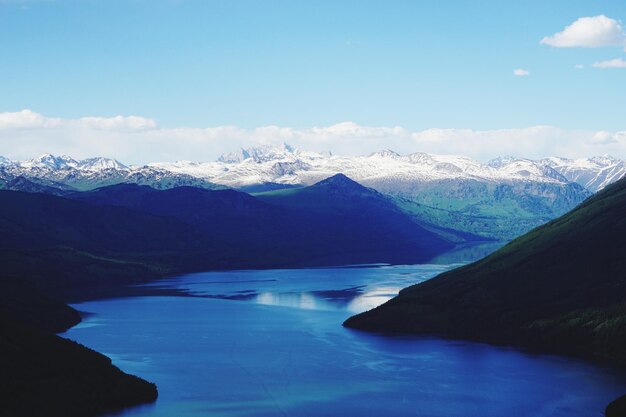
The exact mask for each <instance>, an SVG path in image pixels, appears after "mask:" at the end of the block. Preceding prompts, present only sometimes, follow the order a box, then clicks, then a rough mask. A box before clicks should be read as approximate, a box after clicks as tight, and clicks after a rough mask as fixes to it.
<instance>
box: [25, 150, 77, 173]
mask: <svg viewBox="0 0 626 417" xmlns="http://www.w3.org/2000/svg"><path fill="white" fill-rule="evenodd" d="M76 164H77V161H76V160H74V159H72V158H71V157H69V156H67V155H61V156H54V155H52V154H49V153H45V154H43V155H41V156H39V157H37V158H33V159H29V160H28V161H24V162H22V163H21V164H20V165H22V166H24V167H28V168H48V169H52V170H56V169H63V168H68V167H75V166H76Z"/></svg>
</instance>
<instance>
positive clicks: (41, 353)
mask: <svg viewBox="0 0 626 417" xmlns="http://www.w3.org/2000/svg"><path fill="white" fill-rule="evenodd" d="M0 334H1V337H0V369H1V370H2V372H0V416H2V417H37V416H46V417H91V416H96V415H101V414H104V413H106V412H112V411H116V410H119V409H121V408H124V407H129V406H132V405H137V404H142V403H147V402H152V401H154V400H155V399H156V397H157V389H156V387H155V385H154V384H151V383H148V382H146V381H144V380H142V379H140V378H137V377H135V376H132V375H128V374H125V373H124V372H122V371H120V370H119V369H118V368H116V367H115V366H113V365H112V364H111V360H110V359H109V358H107V357H106V356H103V355H101V354H99V353H97V352H94V351H92V350H90V349H87V348H85V347H84V346H81V345H79V344H77V343H74V342H72V341H69V340H65V339H62V338H60V337H58V336H55V335H52V334H48V333H45V332H42V331H40V330H36V329H32V328H30V327H29V326H25V325H23V324H20V323H18V322H15V321H13V320H11V319H8V318H7V317H5V316H4V315H2V314H0Z"/></svg>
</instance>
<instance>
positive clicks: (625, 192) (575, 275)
mask: <svg viewBox="0 0 626 417" xmlns="http://www.w3.org/2000/svg"><path fill="white" fill-rule="evenodd" d="M625 255H626V181H625V180H622V181H619V182H617V183H615V184H614V185H612V186H609V187H607V188H606V189H605V190H603V191H602V192H600V193H598V194H597V195H595V196H593V197H591V198H590V199H588V200H587V201H585V202H584V203H583V204H581V205H580V206H578V207H577V208H576V209H574V210H573V211H571V212H570V213H568V214H566V215H564V216H562V217H560V218H558V219H556V220H553V221H551V222H550V223H548V224H546V225H544V226H541V227H539V228H537V229H535V230H533V231H531V232H530V233H528V234H526V235H524V236H522V237H520V238H518V239H516V240H514V241H513V242H511V243H510V244H508V245H507V246H505V247H503V248H502V249H500V250H499V251H497V252H495V253H494V254H492V255H490V256H488V257H487V258H485V259H483V260H481V261H478V262H476V263H473V264H470V265H467V266H464V267H461V268H459V269H456V270H453V271H450V272H447V273H444V274H441V275H439V276H437V277H436V278H433V279H431V280H430V281H427V282H424V283H422V284H418V285H415V286H412V287H409V288H406V289H404V290H403V291H402V292H401V293H400V295H399V296H398V297H396V298H394V299H392V300H390V301H389V302H387V303H386V304H384V305H382V306H380V307H378V308H376V309H373V310H371V311H369V312H366V313H363V314H360V315H357V316H354V317H351V318H350V319H348V320H347V321H346V322H345V325H346V326H348V327H353V328H359V329H366V330H375V331H384V332H410V333H434V334H443V335H448V336H452V337H460V338H469V339H474V340H482V341H488V342H496V343H507V344H509V343H510V344H518V345H526V346H535V347H541V348H547V349H551V350H555V351H559V352H572V353H580V354H592V355H598V356H605V357H609V358H613V359H617V360H621V361H626V256H625Z"/></svg>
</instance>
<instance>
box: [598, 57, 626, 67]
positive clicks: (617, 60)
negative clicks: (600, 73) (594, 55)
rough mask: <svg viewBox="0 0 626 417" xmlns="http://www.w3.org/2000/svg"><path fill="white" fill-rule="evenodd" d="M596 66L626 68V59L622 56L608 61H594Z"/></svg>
mask: <svg viewBox="0 0 626 417" xmlns="http://www.w3.org/2000/svg"><path fill="white" fill-rule="evenodd" d="M592 66H593V67H594V68H626V61H624V60H623V59H622V58H615V59H610V60H608V61H598V62H594V63H593V65H592Z"/></svg>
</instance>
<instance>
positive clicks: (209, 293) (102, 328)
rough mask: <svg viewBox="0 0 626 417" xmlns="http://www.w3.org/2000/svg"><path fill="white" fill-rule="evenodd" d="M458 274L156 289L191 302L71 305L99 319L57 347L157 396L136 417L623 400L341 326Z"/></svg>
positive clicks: (584, 384)
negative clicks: (75, 346) (96, 361)
mask: <svg viewBox="0 0 626 417" xmlns="http://www.w3.org/2000/svg"><path fill="white" fill-rule="evenodd" d="M454 266H455V265H413V266H368V267H350V268H320V269H298V270H264V271H228V272H206V273H198V274H191V275H185V276H181V277H176V278H172V279H168V280H164V281H160V282H159V283H158V284H152V286H155V287H161V288H169V289H179V290H182V291H185V293H186V295H185V296H144V297H134V298H118V299H110V300H102V301H94V302H85V303H80V304H75V305H74V307H75V308H77V309H79V310H81V311H84V312H88V313H91V314H90V315H88V316H87V318H86V319H85V320H84V321H83V323H81V324H80V325H78V326H76V327H74V328H72V329H71V330H69V331H68V332H66V333H64V334H63V335H62V336H64V337H67V338H70V339H73V340H76V341H78V342H80V343H82V344H84V345H86V346H89V347H91V348H93V349H95V350H97V351H99V352H102V353H104V354H106V355H107V356H110V357H111V358H112V359H113V362H114V363H115V364H116V365H117V366H119V367H120V368H122V369H123V370H124V371H126V372H129V373H132V374H136V375H139V376H141V377H143V378H145V379H147V380H149V381H152V382H155V383H156V384H157V385H158V388H159V399H158V401H157V402H156V403H155V404H152V405H147V406H141V407H136V408H132V409H128V410H125V411H123V412H122V413H119V414H116V415H120V416H129V417H130V416H133V417H138V416H151V417H156V416H159V417H161V416H162V417H172V416H176V417H196V416H198V417H199V416H258V417H264V416H311V417H320V416H355V417H356V416H358V417H363V416H421V417H471V416H476V417H502V416H508V417H516V416H519V417H544V416H545V417H548V416H551V417H575V416H580V417H593V416H598V417H600V416H602V415H603V410H604V407H605V406H606V405H607V404H608V402H610V401H611V400H613V399H615V398H616V397H618V396H619V395H621V394H623V393H624V392H626V375H625V374H624V373H623V372H620V371H618V370H616V369H612V368H611V367H608V366H607V367H603V366H600V365H598V364H593V363H590V362H585V361H583V360H578V359H573V358H566V357H558V356H553V355H543V354H533V353H528V352H525V351H522V350H518V349H513V348H503V347H495V346H490V345H485V344H477V343H470V342H464V341H454V340H444V339H439V338H434V337H386V336H381V335H376V334H368V333H364V332H359V331H355V330H350V329H345V328H343V327H342V326H341V323H342V322H343V321H344V320H345V319H346V318H348V317H349V316H350V315H352V314H355V313H358V312H361V311H364V310H367V309H369V308H372V307H374V306H376V305H378V304H380V303H382V302H384V301H386V300H387V299H389V298H390V297H392V296H393V295H395V294H397V292H398V291H399V290H400V289H401V288H403V287H406V286H408V285H411V284H413V283H415V282H420V281H423V280H426V279H428V278H430V277H432V276H434V275H436V274H438V273H440V272H442V271H445V270H447V269H449V268H451V267H454Z"/></svg>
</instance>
